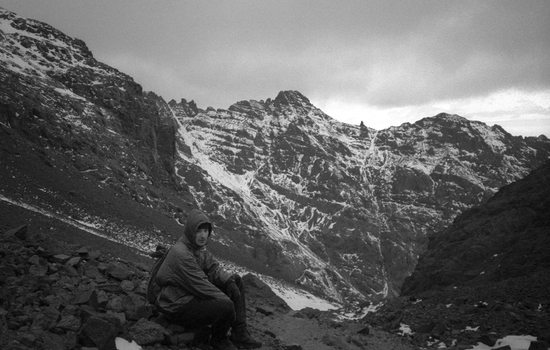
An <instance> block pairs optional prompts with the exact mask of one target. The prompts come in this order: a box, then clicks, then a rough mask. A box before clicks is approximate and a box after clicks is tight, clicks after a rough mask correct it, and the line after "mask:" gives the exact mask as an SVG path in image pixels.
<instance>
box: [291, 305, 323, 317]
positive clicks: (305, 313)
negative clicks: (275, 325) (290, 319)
mask: <svg viewBox="0 0 550 350" xmlns="http://www.w3.org/2000/svg"><path fill="white" fill-rule="evenodd" d="M320 315H321V311H320V310H317V309H314V308H311V307H306V308H303V309H301V310H299V311H297V312H296V313H295V314H294V317H298V318H307V319H312V318H319V316H320Z"/></svg>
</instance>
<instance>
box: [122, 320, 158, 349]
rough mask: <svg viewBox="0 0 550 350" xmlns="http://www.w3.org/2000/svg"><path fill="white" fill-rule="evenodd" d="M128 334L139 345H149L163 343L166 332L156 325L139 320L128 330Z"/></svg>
mask: <svg viewBox="0 0 550 350" xmlns="http://www.w3.org/2000/svg"><path fill="white" fill-rule="evenodd" d="M128 333H129V334H130V336H131V337H132V339H134V340H135V341H136V343H138V344H139V345H151V344H155V343H160V342H162V341H164V337H165V336H166V335H167V334H168V331H167V330H166V329H165V328H164V327H162V326H161V325H159V324H158V323H155V322H152V321H149V320H146V319H144V318H141V319H139V320H138V321H137V322H136V323H135V324H134V325H133V326H131V327H130V328H129V329H128Z"/></svg>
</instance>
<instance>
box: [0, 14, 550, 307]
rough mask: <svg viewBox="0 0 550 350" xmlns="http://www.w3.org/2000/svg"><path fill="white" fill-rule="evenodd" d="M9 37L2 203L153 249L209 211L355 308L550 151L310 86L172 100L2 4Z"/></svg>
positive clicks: (289, 269) (268, 256)
mask: <svg viewBox="0 0 550 350" xmlns="http://www.w3.org/2000/svg"><path fill="white" fill-rule="evenodd" d="M0 43H1V46H0V60H1V61H2V65H1V66H0V78H1V79H2V85H1V87H0V132H1V133H2V137H1V138H0V145H1V146H2V147H1V148H0V151H1V152H2V162H3V163H4V164H7V165H8V166H6V167H4V168H3V169H2V171H0V177H1V178H0V180H2V181H0V183H1V187H0V191H1V193H0V195H3V196H5V197H6V198H7V199H3V200H5V201H6V200H12V202H13V201H18V203H26V204H32V205H34V206H35V208H39V209H40V210H42V211H45V212H48V213H56V215H58V214H59V215H65V216H67V217H70V218H71V219H70V220H72V221H75V220H77V221H78V222H76V221H75V222H76V224H78V223H79V222H80V221H82V219H83V218H86V219H89V220H91V221H93V222H92V223H91V225H93V227H94V228H95V229H98V230H100V231H101V232H102V234H105V235H108V236H109V237H110V238H111V239H113V240H119V241H123V242H125V243H128V244H132V245H133V246H136V247H140V248H141V249H143V250H147V249H150V248H151V247H154V245H155V244H156V243H159V242H161V243H164V244H169V243H171V242H173V240H174V239H175V238H177V237H178V236H179V231H178V229H179V226H178V225H177V224H175V223H174V220H173V219H182V220H185V216H186V213H187V212H188V211H189V209H190V208H191V207H199V208H200V209H202V210H204V211H205V212H207V213H208V214H209V215H210V216H211V217H212V219H213V220H214V222H215V224H216V234H215V235H214V239H215V242H213V244H212V246H213V249H214V250H215V251H216V253H218V255H220V256H221V257H224V258H227V259H228V260H231V261H234V262H236V263H238V264H241V265H242V266H245V267H246V268H248V269H251V270H255V271H259V272H263V273H266V274H269V275H272V276H275V277H278V278H283V279H285V280H288V281H293V282H296V283H299V284H301V285H303V286H305V287H308V288H309V289H312V290H315V291H318V292H319V293H321V294H323V295H325V296H327V297H329V298H331V299H333V300H337V301H340V302H344V303H347V302H351V301H358V300H362V299H365V298H368V299H378V298H383V297H386V296H388V295H395V294H397V293H398V292H399V290H400V286H401V284H402V283H403V281H404V279H405V278H406V277H407V276H408V275H409V274H410V273H411V272H412V270H413V268H414V266H415V264H416V261H417V257H418V254H420V253H421V252H422V251H423V250H424V249H425V246H426V237H427V235H428V234H430V233H432V232H437V231H440V230H441V229H442V228H443V227H445V226H446V225H448V224H449V223H451V222H452V220H453V219H454V218H455V217H456V215H458V214H459V213H460V212H461V211H463V210H465V209H467V208H469V207H471V206H473V205H477V204H479V203H482V202H483V201H485V200H486V199H488V198H489V197H491V196H492V195H493V194H494V193H495V192H496V191H497V190H498V188H499V187H501V186H503V185H506V184H508V183H510V182H512V181H515V180H517V179H519V178H522V177H524V176H525V175H527V174H528V173H529V171H530V170H532V169H534V168H536V167H537V166H539V165H541V164H542V163H543V162H544V161H545V160H546V159H547V158H548V156H549V154H550V142H549V141H548V139H546V138H545V137H539V138H521V137H514V136H512V135H510V134H508V133H507V132H506V131H504V130H503V129H502V128H500V127H499V126H493V127H490V126H487V125H485V124H483V123H480V122H475V121H469V120H467V119H465V118H462V117H460V116H456V115H449V114H440V115H437V116H434V117H431V118H425V119H422V120H420V121H418V122H416V123H414V124H409V123H407V124H403V125H401V126H398V127H391V128H388V129H385V130H379V131H377V130H374V129H371V128H368V127H367V126H365V125H364V124H361V125H360V126H354V125H348V124H343V123H340V122H338V121H336V120H334V119H332V118H331V117H329V116H328V115H326V114H325V113H323V112H322V111H321V110H320V109H318V108H316V107H315V106H314V105H312V104H311V102H310V101H309V100H308V98H307V97H305V96H303V95H302V94H301V93H299V92H297V91H282V92H280V93H279V94H278V95H277V96H276V97H275V98H274V99H267V100H265V101H240V102H237V103H235V104H234V105H232V106H231V107H229V108H228V109H227V110H222V109H218V110H215V109H213V108H211V107H209V108H207V109H206V110H204V109H201V108H199V107H197V105H196V104H195V103H194V102H193V101H189V102H188V101H187V100H185V99H182V100H181V101H180V102H176V101H170V102H169V103H166V102H165V101H164V100H163V99H162V98H160V97H158V96H156V95H155V94H154V93H150V92H143V91H142V89H141V86H140V85H138V84H137V83H135V82H134V81H133V79H132V78H131V77H129V76H127V75H125V74H124V73H121V72H119V71H117V70H116V69H114V68H111V67H109V66H107V65H105V64H103V63H101V62H98V61H97V60H95V59H94V58H93V56H92V54H91V52H90V51H89V50H88V49H87V47H86V45H85V44H84V43H83V42H82V41H80V40H77V39H73V38H70V37H68V36H67V35H65V34H63V33H61V32H59V31H57V30H56V29H54V28H52V27H51V26H49V25H47V24H44V23H40V22H37V21H33V20H29V19H24V18H21V17H18V16H17V15H15V14H13V13H11V12H9V11H6V10H3V9H2V10H0ZM29 162H32V163H33V164H31V165H32V166H30V165H29ZM54 180H55V181H54ZM84 193H85V194H86V196H84ZM8 197H9V198H8ZM85 197H86V198H85ZM0 199H2V197H0ZM119 219H120V220H119ZM114 221H116V222H117V225H114V224H113V222H114ZM167 221H170V222H171V223H168V222H167ZM127 225H132V227H133V228H132V229H131V230H129V229H127V228H126V227H127ZM174 227H175V228H174Z"/></svg>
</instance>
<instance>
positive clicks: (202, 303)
mask: <svg viewBox="0 0 550 350" xmlns="http://www.w3.org/2000/svg"><path fill="white" fill-rule="evenodd" d="M235 282H236V284H237V287H239V291H240V293H239V295H235V296H233V298H232V299H231V301H229V300H227V299H198V298H194V299H192V300H191V301H190V302H188V303H187V304H185V305H183V306H182V307H181V308H180V309H179V310H178V311H177V312H175V313H170V314H169V315H168V316H169V318H170V320H171V321H172V322H174V323H177V324H180V325H182V326H184V327H188V328H194V329H197V328H202V327H205V326H209V325H211V326H212V339H214V340H220V339H223V338H225V337H226V336H227V332H228V331H229V329H230V328H233V331H235V330H239V329H245V328H246V304H245V295H244V286H243V283H242V280H241V279H240V278H237V280H236V281H235ZM223 292H226V291H223Z"/></svg>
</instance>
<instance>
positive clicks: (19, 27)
mask: <svg viewBox="0 0 550 350" xmlns="http://www.w3.org/2000/svg"><path fill="white" fill-rule="evenodd" d="M0 22H5V25H4V27H3V28H2V30H3V31H4V32H5V33H6V34H12V33H16V34H20V35H22V36H23V37H29V38H34V39H35V40H36V39H38V38H40V40H43V41H45V42H48V43H49V44H52V45H54V46H61V47H64V44H68V45H70V46H72V47H73V48H76V49H78V50H79V51H80V54H81V55H82V56H84V57H87V58H93V54H92V52H91V51H90V49H89V48H88V46H87V45H86V43H85V42H84V41H82V40H80V39H78V38H72V37H70V36H68V35H66V34H65V33H63V32H61V31H60V30H58V29H56V28H54V27H52V26H51V25H49V24H47V23H44V22H40V21H38V20H35V19H31V18H25V17H22V16H19V15H18V14H16V13H15V12H11V11H9V10H6V9H5V8H2V7H0ZM0 26H1V25H0ZM60 43H64V44H60Z"/></svg>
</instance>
